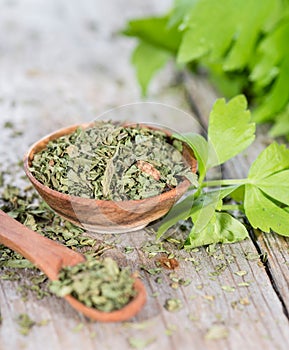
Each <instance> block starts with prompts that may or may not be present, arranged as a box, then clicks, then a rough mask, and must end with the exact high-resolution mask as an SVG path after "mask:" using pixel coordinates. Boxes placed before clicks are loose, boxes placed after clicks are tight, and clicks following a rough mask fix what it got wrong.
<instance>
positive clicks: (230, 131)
mask: <svg viewBox="0 0 289 350" xmlns="http://www.w3.org/2000/svg"><path fill="white" fill-rule="evenodd" d="M246 108H247V101H246V98H245V97H244V96H243V95H239V96H236V97H234V98H233V99H231V100H230V101H229V102H228V103H227V104H226V102H225V100H224V99H218V100H217V101H216V102H215V104H214V106H213V109H212V111H211V113H210V119H209V127H208V140H209V146H210V148H209V161H208V163H209V167H213V166H216V165H219V164H222V163H224V162H225V161H227V160H228V159H230V158H232V157H234V156H235V155H237V154H238V153H240V152H242V151H243V150H245V149H246V148H247V147H248V146H249V145H250V144H251V143H252V142H253V140H254V138H255V123H251V122H250V112H249V111H248V110H246Z"/></svg>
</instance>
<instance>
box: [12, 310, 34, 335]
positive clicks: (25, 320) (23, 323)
mask: <svg viewBox="0 0 289 350" xmlns="http://www.w3.org/2000/svg"><path fill="white" fill-rule="evenodd" d="M16 322H17V323H18V325H19V327H20V329H19V332H20V333H21V334H23V335H28V334H29V332H30V330H31V329H32V327H33V326H35V325H36V322H35V321H33V320H32V319H31V318H30V317H29V315H27V314H20V315H18V317H17V320H16Z"/></svg>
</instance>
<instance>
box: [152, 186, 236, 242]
mask: <svg viewBox="0 0 289 350" xmlns="http://www.w3.org/2000/svg"><path fill="white" fill-rule="evenodd" d="M237 188H238V186H227V187H226V188H224V189H216V190H212V191H210V192H204V193H202V194H201V195H200V196H199V197H198V198H197V199H195V198H194V195H193V194H192V195H189V196H187V197H186V198H185V199H183V200H182V201H180V202H179V203H177V204H176V205H175V206H173V208H172V209H171V210H170V211H169V212H168V214H167V215H166V216H165V217H164V218H163V219H162V221H161V223H160V226H159V228H158V230H157V238H158V239H159V238H160V237H161V236H162V235H163V234H164V233H165V232H166V231H167V230H168V229H169V228H170V227H172V226H174V225H175V224H177V223H178V222H179V221H180V220H187V219H188V218H189V217H192V218H193V221H194V224H195V230H202V229H203V228H204V227H205V226H206V225H207V224H208V222H209V221H210V219H211V217H212V216H213V215H214V213H215V210H216V209H217V208H218V209H221V204H222V199H223V198H224V197H226V196H228V195H229V194H230V193H232V192H233V191H234V190H236V189H237Z"/></svg>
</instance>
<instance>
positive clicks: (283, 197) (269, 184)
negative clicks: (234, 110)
mask: <svg viewBox="0 0 289 350" xmlns="http://www.w3.org/2000/svg"><path fill="white" fill-rule="evenodd" d="M288 176H289V149H287V148H286V147H285V145H278V144H277V143H276V142H274V143H272V144H271V145H270V146H268V147H267V148H266V149H265V150H264V151H263V152H262V153H261V154H260V155H259V156H258V158H257V159H256V160H255V162H254V163H253V164H252V166H251V168H250V171H249V174H248V184H246V185H245V200H244V209H245V213H246V215H247V217H248V219H249V221H250V223H251V225H252V226H253V227H255V228H260V229H261V230H263V231H265V232H270V230H271V229H272V230H273V231H275V232H277V233H279V234H281V235H285V236H288V235H289V232H288V227H289V215H288V208H286V207H288V206H289V193H288V192H289V191H288Z"/></svg>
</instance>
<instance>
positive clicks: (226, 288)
mask: <svg viewBox="0 0 289 350" xmlns="http://www.w3.org/2000/svg"><path fill="white" fill-rule="evenodd" d="M222 289H223V290H224V291H225V292H235V290H236V288H235V287H232V286H227V285H224V286H222Z"/></svg>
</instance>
